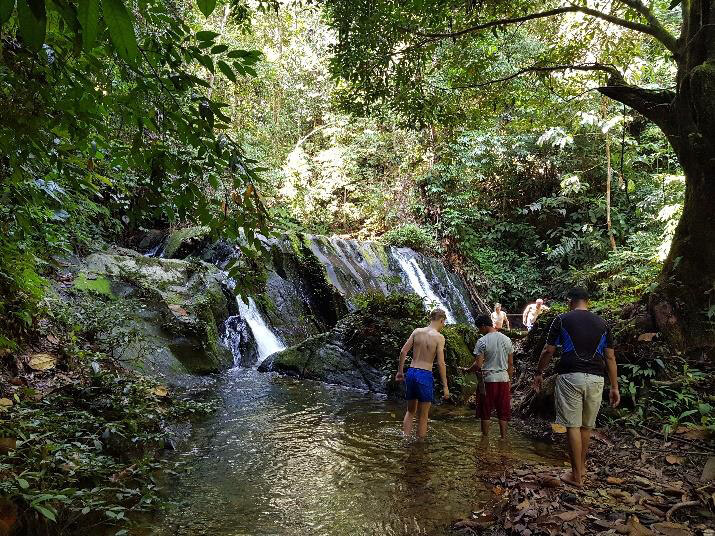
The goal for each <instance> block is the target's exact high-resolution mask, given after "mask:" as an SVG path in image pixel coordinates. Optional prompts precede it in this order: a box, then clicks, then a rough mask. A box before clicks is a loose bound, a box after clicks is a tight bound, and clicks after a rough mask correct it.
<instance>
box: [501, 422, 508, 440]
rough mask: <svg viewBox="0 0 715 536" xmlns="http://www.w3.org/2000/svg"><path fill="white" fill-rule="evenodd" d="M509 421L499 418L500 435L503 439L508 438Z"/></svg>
mask: <svg viewBox="0 0 715 536" xmlns="http://www.w3.org/2000/svg"><path fill="white" fill-rule="evenodd" d="M507 422H508V421H502V420H501V419H499V435H500V436H501V438H502V439H506V425H507Z"/></svg>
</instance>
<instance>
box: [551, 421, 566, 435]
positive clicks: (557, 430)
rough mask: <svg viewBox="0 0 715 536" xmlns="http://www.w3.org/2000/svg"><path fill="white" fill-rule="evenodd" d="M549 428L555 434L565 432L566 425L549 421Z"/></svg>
mask: <svg viewBox="0 0 715 536" xmlns="http://www.w3.org/2000/svg"><path fill="white" fill-rule="evenodd" d="M551 430H552V431H553V432H554V433H555V434H565V433H566V427H565V426H564V425H563V424H558V423H555V422H554V423H551Z"/></svg>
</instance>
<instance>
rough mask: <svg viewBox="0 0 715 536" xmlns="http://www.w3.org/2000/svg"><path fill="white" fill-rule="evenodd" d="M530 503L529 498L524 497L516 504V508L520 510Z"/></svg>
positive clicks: (527, 506)
mask: <svg viewBox="0 0 715 536" xmlns="http://www.w3.org/2000/svg"><path fill="white" fill-rule="evenodd" d="M530 505H531V503H530V502H529V499H524V500H523V501H522V502H520V503H519V504H517V505H516V509H517V510H519V511H521V510H523V509H524V508H529V506H530Z"/></svg>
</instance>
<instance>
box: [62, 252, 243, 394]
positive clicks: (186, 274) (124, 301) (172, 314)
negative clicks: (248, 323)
mask: <svg viewBox="0 0 715 536" xmlns="http://www.w3.org/2000/svg"><path fill="white" fill-rule="evenodd" d="M70 274H71V276H72V277H73V283H72V285H71V292H70V293H66V294H67V297H68V301H69V303H70V304H72V303H73V302H76V303H77V304H78V305H79V304H82V306H83V307H84V306H86V305H87V303H86V302H88V301H92V302H96V304H95V305H96V306H97V307H95V308H93V310H97V311H101V310H102V307H103V305H102V304H105V307H106V309H107V311H109V310H110V309H111V310H112V311H113V314H116V315H118V316H117V319H116V321H114V323H113V325H112V326H110V327H105V328H103V329H104V330H105V333H104V334H103V336H104V338H105V339H106V340H107V341H112V344H116V345H117V346H118V347H116V348H111V351H112V353H113V354H114V355H116V356H119V358H120V359H121V360H122V361H123V362H125V363H126V364H127V365H129V366H132V367H135V368H140V369H142V370H144V371H146V372H149V373H153V374H155V375H158V376H161V377H164V378H165V379H166V381H167V382H169V383H175V382H176V381H180V380H181V377H182V375H187V374H205V373H210V372H216V371H219V370H222V369H224V368H226V367H228V366H230V365H231V364H232V363H233V356H232V354H231V352H230V350H228V349H227V348H226V347H224V346H223V345H222V344H221V342H220V337H219V331H220V329H221V327H222V325H223V322H224V320H225V319H226V318H227V317H228V316H229V314H230V312H231V306H232V301H231V300H230V299H229V298H230V297H229V296H227V290H226V289H225V286H224V275H223V274H222V272H221V271H220V270H218V269H217V268H216V267H214V266H212V265H209V264H206V263H204V262H201V261H190V262H187V261H182V260H174V259H158V258H151V257H145V256H143V255H140V254H139V253H137V252H135V251H132V250H128V249H123V248H113V249H110V250H108V251H106V252H97V253H93V254H91V255H89V256H88V257H86V258H84V259H79V260H77V261H76V262H74V263H73V264H72V265H71V266H70ZM87 310H89V308H88V309H87ZM87 321H88V322H89V321H91V319H87ZM98 325H101V323H98Z"/></svg>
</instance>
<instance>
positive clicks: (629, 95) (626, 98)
mask: <svg viewBox="0 0 715 536" xmlns="http://www.w3.org/2000/svg"><path fill="white" fill-rule="evenodd" d="M568 70H572V71H602V72H605V73H608V75H609V77H608V82H607V85H605V86H601V87H598V88H595V89H596V90H597V91H599V92H600V93H601V94H603V95H605V96H606V97H609V98H611V99H613V100H615V101H618V102H621V103H623V104H625V105H626V106H629V107H631V108H632V109H634V110H635V111H637V112H638V113H640V114H641V115H643V116H644V117H646V118H647V119H650V120H651V121H653V122H654V123H655V124H656V125H658V126H659V127H660V128H661V129H663V131H664V132H665V133H666V134H667V133H668V132H669V130H671V128H670V127H671V117H672V115H671V110H670V105H671V104H672V102H673V99H674V98H675V93H674V92H673V91H671V90H668V89H646V88H642V87H638V86H632V85H629V84H626V82H625V80H624V79H623V76H622V75H621V73H620V72H619V71H618V69H616V67H615V66H613V65H608V64H605V63H576V64H565V65H530V66H528V67H522V68H521V69H518V70H516V71H514V72H513V73H511V74H509V75H506V76H503V77H501V78H495V79H492V80H487V81H484V82H479V83H476V84H469V85H461V86H450V88H449V89H478V88H482V87H486V86H489V85H493V84H498V83H502V82H508V81H510V80H514V79H515V78H518V77H519V76H522V75H525V74H528V73H551V72H555V71H568Z"/></svg>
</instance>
